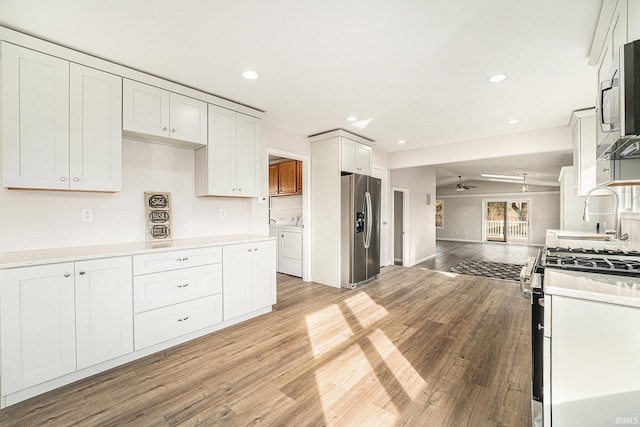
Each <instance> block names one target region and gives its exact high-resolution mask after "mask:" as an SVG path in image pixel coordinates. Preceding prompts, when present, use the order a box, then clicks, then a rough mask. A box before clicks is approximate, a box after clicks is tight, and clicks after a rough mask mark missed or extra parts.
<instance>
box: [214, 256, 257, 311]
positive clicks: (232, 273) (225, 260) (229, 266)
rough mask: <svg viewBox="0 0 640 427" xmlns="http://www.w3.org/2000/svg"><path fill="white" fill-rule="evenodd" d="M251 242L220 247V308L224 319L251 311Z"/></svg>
mask: <svg viewBox="0 0 640 427" xmlns="http://www.w3.org/2000/svg"><path fill="white" fill-rule="evenodd" d="M253 245H254V244H252V243H247V244H242V245H228V246H225V247H224V248H223V249H222V301H223V303H222V310H223V316H224V320H229V319H233V318H235V317H238V316H242V315H243V314H247V313H250V312H251V307H252V295H251V287H252V284H251V282H252V280H253V274H252V269H251V259H252V254H253Z"/></svg>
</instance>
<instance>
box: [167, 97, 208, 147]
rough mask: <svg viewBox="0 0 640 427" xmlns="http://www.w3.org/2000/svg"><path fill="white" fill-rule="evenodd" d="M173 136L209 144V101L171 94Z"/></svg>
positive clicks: (170, 116) (173, 137) (170, 115)
mask: <svg viewBox="0 0 640 427" xmlns="http://www.w3.org/2000/svg"><path fill="white" fill-rule="evenodd" d="M169 102H170V113H169V118H170V119H169V120H170V122H171V138H172V139H179V140H182V141H190V142H195V143H197V144H202V145H206V144H207V103H206V102H203V101H199V100H197V99H193V98H189V97H188V96H183V95H178V94H177V93H171V94H170V96H169Z"/></svg>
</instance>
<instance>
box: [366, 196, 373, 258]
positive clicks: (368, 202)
mask: <svg viewBox="0 0 640 427" xmlns="http://www.w3.org/2000/svg"><path fill="white" fill-rule="evenodd" d="M364 201H365V207H366V213H365V216H364V219H365V221H366V223H367V225H366V226H367V234H366V235H365V238H364V239H365V240H364V248H365V249H369V246H370V245H371V227H373V221H372V218H371V212H372V211H373V209H372V207H371V193H369V192H368V191H367V192H366V193H364Z"/></svg>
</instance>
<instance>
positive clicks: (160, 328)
mask: <svg viewBox="0 0 640 427" xmlns="http://www.w3.org/2000/svg"><path fill="white" fill-rule="evenodd" d="M275 254H276V245H275V240H267V241H257V242H251V243H244V244H237V245H226V246H210V247H196V248H191V249H178V250H159V251H152V252H150V253H145V254H139V255H129V256H119V257H111V258H109V257H107V258H100V259H94V260H83V261H76V262H61V263H57V264H48V265H35V266H28V267H16V268H0V358H1V360H0V407H5V406H7V405H11V404H14V403H16V402H19V401H21V400H24V399H27V398H30V397H33V396H36V395H38V394H41V393H44V392H46V391H49V390H52V389H54V388H56V387H60V386H62V385H64V384H69V383H71V382H73V381H77V380H78V379H80V378H85V377H87V376H89V375H92V374H95V373H97V372H100V371H102V370H105V369H110V368H113V367H114V366H117V365H119V364H122V363H126V362H129V361H131V360H135V359H137V358H139V357H142V356H146V355H148V354H151V353H153V352H155V351H159V350H162V349H164V348H169V347H171V346H173V345H176V344H178V343H182V342H185V341H188V340H189V339H192V338H195V337H197V336H200V335H204V334H205V333H210V332H214V331H216V330H218V329H221V328H223V327H225V326H228V325H231V324H234V323H238V322H240V321H242V320H244V319H241V318H238V317H239V316H242V315H247V314H250V313H251V312H255V311H258V310H261V312H265V311H268V309H269V308H270V307H271V305H272V304H274V303H275V300H276V289H275V287H276V280H275V271H276V255H275ZM223 256H224V262H223ZM223 314H224V315H223ZM248 317H250V316H247V317H245V318H248ZM234 318H237V319H235V320H232V321H230V322H228V323H226V324H223V323H222V322H223V321H226V320H228V319H234Z"/></svg>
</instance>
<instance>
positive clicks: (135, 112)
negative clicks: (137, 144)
mask: <svg viewBox="0 0 640 427" xmlns="http://www.w3.org/2000/svg"><path fill="white" fill-rule="evenodd" d="M122 129H123V130H126V131H131V132H138V133H144V134H148V135H156V136H163V137H169V135H170V133H171V132H170V131H169V92H168V91H166V90H164V89H160V88H157V87H155V86H149V85H147V84H144V83H139V82H136V81H133V80H128V79H124V80H123V82H122Z"/></svg>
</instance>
